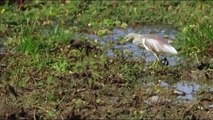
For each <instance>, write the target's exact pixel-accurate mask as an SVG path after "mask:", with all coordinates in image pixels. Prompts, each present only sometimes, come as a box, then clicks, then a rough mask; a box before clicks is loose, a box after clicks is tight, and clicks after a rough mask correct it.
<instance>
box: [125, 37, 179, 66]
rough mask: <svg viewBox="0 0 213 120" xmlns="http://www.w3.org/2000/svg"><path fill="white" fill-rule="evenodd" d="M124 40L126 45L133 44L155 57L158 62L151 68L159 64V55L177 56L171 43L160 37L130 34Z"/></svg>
mask: <svg viewBox="0 0 213 120" xmlns="http://www.w3.org/2000/svg"><path fill="white" fill-rule="evenodd" d="M124 40H125V43H126V42H133V44H135V45H137V46H139V47H140V48H144V49H146V50H148V51H150V52H152V53H153V54H154V55H155V57H156V61H155V62H154V63H153V64H152V65H151V66H150V68H152V67H153V66H155V65H156V64H157V63H159V61H160V59H159V53H169V54H177V51H176V49H175V48H174V47H172V46H171V45H170V44H169V41H168V40H166V39H164V38H162V37H160V36H158V35H153V34H138V33H129V34H128V35H127V36H125V37H124Z"/></svg>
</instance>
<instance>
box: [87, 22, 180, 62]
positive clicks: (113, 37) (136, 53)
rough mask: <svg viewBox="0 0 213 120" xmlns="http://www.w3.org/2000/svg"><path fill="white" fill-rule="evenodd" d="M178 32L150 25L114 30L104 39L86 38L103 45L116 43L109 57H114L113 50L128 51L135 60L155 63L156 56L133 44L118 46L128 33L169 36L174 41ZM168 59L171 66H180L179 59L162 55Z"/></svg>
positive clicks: (170, 28)
mask: <svg viewBox="0 0 213 120" xmlns="http://www.w3.org/2000/svg"><path fill="white" fill-rule="evenodd" d="M176 32H177V31H176V30H175V29H174V28H172V27H169V26H161V25H152V26H151V25H149V26H142V27H135V28H127V29H118V28H115V29H113V31H112V33H111V34H109V35H105V36H102V37H98V36H96V35H93V34H86V37H88V38H89V39H96V40H97V41H100V42H101V44H107V43H109V42H111V43H114V47H113V48H111V49H109V50H108V52H107V55H108V56H114V52H113V49H120V50H122V51H123V52H125V51H128V52H129V53H131V54H132V56H133V59H136V60H141V59H145V61H146V63H149V62H153V61H155V59H156V58H155V56H154V55H153V54H152V53H151V52H149V51H146V50H144V49H140V48H139V47H137V46H135V45H133V44H132V43H127V44H125V45H119V44H116V43H118V42H119V40H120V39H122V38H123V37H124V36H125V35H127V34H128V33H141V34H157V35H159V36H161V37H165V36H167V37H168V39H170V40H174V39H175V34H176ZM164 57H166V58H167V59H168V61H169V66H173V65H177V64H178V59H179V58H178V57H177V56H171V55H161V56H160V58H161V59H162V58H164Z"/></svg>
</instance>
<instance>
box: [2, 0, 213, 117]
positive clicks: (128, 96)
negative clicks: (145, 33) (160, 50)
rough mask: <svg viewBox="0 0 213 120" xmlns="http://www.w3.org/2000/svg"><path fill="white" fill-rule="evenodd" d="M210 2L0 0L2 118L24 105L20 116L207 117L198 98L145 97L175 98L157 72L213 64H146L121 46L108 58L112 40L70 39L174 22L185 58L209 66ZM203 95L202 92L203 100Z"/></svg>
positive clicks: (178, 74)
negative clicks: (152, 101)
mask: <svg viewBox="0 0 213 120" xmlns="http://www.w3.org/2000/svg"><path fill="white" fill-rule="evenodd" d="M212 8H213V2H211V1H207V2H204V1H190V2H188V1H182V2H178V1H175V2H173V1H152V2H148V1H138V2H131V1H119V2H118V1H109V2H108V1H102V2H100V1H75V0H74V1H71V2H70V3H67V4H62V3H61V2H53V3H51V2H50V1H49V2H45V3H42V2H38V1H37V2H28V3H26V4H25V10H19V9H17V6H16V5H7V4H5V5H2V6H0V16H1V19H0V23H1V24H0V40H3V41H5V45H4V46H5V48H6V51H5V52H3V53H0V88H1V90H0V93H1V95H0V101H2V103H1V104H0V106H1V107H0V108H1V110H0V118H2V117H3V118H5V117H8V116H9V117H11V116H13V115H15V116H16V118H18V117H20V116H21V115H20V114H21V113H25V114H24V115H23V116H21V117H25V118H36V119H40V118H45V119H50V118H54V119H56V118H57V119H68V118H90V119H97V118H105V119H107V118H112V119H115V118H121V119H122V118H126V119H127V118H135V119H139V118H140V119H143V118H148V119H149V118H157V119H163V118H169V119H173V118H175V119H193V118H194V117H195V118H197V119H199V118H200V119H206V118H212V116H210V115H209V114H207V112H206V111H205V110H202V109H198V107H197V106H199V105H200V103H199V102H198V103H193V105H192V106H191V107H186V106H184V105H182V104H178V105H172V106H170V107H168V105H161V104H160V103H159V106H149V105H147V104H145V103H144V102H143V101H144V100H146V99H148V98H149V97H150V96H152V95H156V94H158V95H161V97H164V98H166V99H167V98H169V99H171V100H174V101H175V94H174V93H173V92H172V91H171V90H168V89H166V88H160V86H159V84H158V81H159V80H165V79H166V80H168V81H169V82H170V83H173V82H176V81H178V80H184V79H185V80H186V79H187V80H188V79H192V80H197V79H202V81H204V82H205V80H208V81H209V80H211V81H212V79H213V78H212V75H213V74H212V72H210V71H204V73H203V72H202V73H201V72H196V71H197V68H196V65H195V64H194V62H188V63H187V65H184V64H183V65H176V66H173V67H161V68H158V69H148V68H147V66H146V65H145V64H144V61H134V60H126V59H124V58H123V56H122V52H121V51H114V52H115V54H116V55H117V57H115V58H109V57H108V56H107V55H106V51H107V48H108V47H110V46H111V44H109V45H106V46H101V48H98V47H97V46H99V43H97V42H95V41H92V42H90V43H89V44H90V45H88V46H89V47H85V46H86V45H83V46H80V47H78V46H77V45H74V44H71V43H70V40H71V39H77V40H79V41H83V42H87V41H88V40H87V38H84V37H83V36H81V35H82V33H92V34H96V35H99V36H101V35H105V34H110V32H111V31H112V30H113V28H118V27H119V28H123V29H125V28H127V27H132V26H137V25H141V26H143V25H145V24H154V25H155V24H165V25H171V26H173V27H175V28H177V29H178V30H179V35H177V37H176V42H175V43H174V46H176V47H177V48H178V50H179V51H180V53H181V55H184V56H187V57H189V58H188V59H186V58H185V59H186V60H185V61H186V62H187V61H190V60H192V59H194V58H196V59H197V60H198V62H200V61H202V62H206V63H205V64H208V65H207V67H206V69H210V68H213V65H212V64H213V63H211V59H210V58H211V57H212V56H213V54H212V53H213V28H212V27H213V9H212ZM77 35H79V36H80V37H77V38H76V36H77ZM0 43H1V42H0ZM79 44H80V43H79ZM90 46H95V47H90ZM204 56H205V57H204ZM204 58H205V60H204ZM206 59H207V60H206ZM189 66H190V67H189ZM191 70H192V71H193V72H191ZM191 74H192V75H197V77H192V76H191ZM199 75H200V76H199ZM147 81H148V82H153V84H154V85H153V87H151V88H143V87H141V84H140V82H147ZM8 85H10V86H11V87H12V88H14V89H15V92H16V93H17V94H18V97H17V99H11V97H10V95H9V94H11V93H12V94H14V93H13V92H11V91H12V90H10V89H6V87H5V86H8ZM206 94H208V93H206ZM166 95H167V96H166ZM203 96H204V95H203V94H199V98H200V99H199V100H200V101H202V100H203ZM164 102H165V101H164ZM172 104H175V102H174V103H172ZM22 108H23V109H22ZM186 108H187V110H188V111H186ZM10 109H13V110H14V111H12V112H11V111H10ZM20 110H22V111H21V112H20ZM154 110H156V111H154ZM193 110H197V112H196V113H194V112H193ZM159 111H160V112H159ZM209 111H210V112H209V113H212V110H209ZM188 112H189V113H188ZM6 114H7V115H8V116H5V115H6Z"/></svg>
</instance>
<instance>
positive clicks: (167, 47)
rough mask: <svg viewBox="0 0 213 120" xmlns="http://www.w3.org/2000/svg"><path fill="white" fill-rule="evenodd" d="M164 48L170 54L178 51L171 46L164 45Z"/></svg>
mask: <svg viewBox="0 0 213 120" xmlns="http://www.w3.org/2000/svg"><path fill="white" fill-rule="evenodd" d="M166 49H167V50H166V51H167V53H170V54H177V53H178V52H177V50H176V49H175V48H174V47H172V46H166Z"/></svg>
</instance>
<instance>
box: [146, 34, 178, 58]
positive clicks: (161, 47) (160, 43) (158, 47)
mask: <svg viewBox="0 0 213 120" xmlns="http://www.w3.org/2000/svg"><path fill="white" fill-rule="evenodd" d="M145 45H146V46H147V47H148V48H149V49H148V50H150V51H152V52H159V53H172V54H176V52H177V51H176V50H175V49H174V48H173V47H172V46H171V45H169V43H168V41H164V40H161V39H155V38H148V37H146V40H145Z"/></svg>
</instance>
